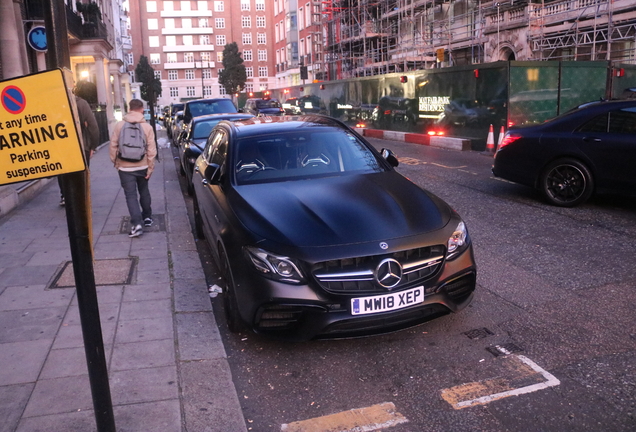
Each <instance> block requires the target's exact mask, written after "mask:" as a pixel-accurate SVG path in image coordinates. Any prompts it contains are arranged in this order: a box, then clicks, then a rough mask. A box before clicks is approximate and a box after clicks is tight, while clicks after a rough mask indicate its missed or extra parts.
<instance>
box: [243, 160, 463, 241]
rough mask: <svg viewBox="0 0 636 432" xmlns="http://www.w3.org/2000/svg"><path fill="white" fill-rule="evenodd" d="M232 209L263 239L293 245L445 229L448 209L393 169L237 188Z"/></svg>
mask: <svg viewBox="0 0 636 432" xmlns="http://www.w3.org/2000/svg"><path fill="white" fill-rule="evenodd" d="M234 192H235V193H234V194H231V201H234V202H233V203H232V207H233V208H234V209H235V214H236V216H237V217H238V219H239V220H240V221H241V222H242V223H243V225H244V226H245V227H246V228H247V229H248V230H250V231H251V232H253V233H255V234H256V235H258V236H260V237H262V238H263V239H267V240H272V241H275V242H277V243H282V244H287V245H290V246H297V247H319V246H335V245H346V244H353V243H365V242H377V241H385V240H388V239H396V238H401V237H406V236H412V235H420V234H423V233H427V232H431V231H434V230H438V229H441V228H443V227H444V226H445V225H446V224H447V223H448V222H449V220H450V217H451V213H452V210H451V209H450V208H449V207H448V205H447V204H445V203H444V202H443V201H442V200H440V199H439V198H437V197H435V196H434V195H432V194H430V193H429V192H426V191H424V190H422V189H421V188H419V187H418V186H417V185H415V184H413V183H412V182H410V181H409V180H407V179H406V178H404V177H402V176H401V175H400V174H398V173H397V172H394V171H388V172H383V173H375V174H364V175H345V176H338V177H327V178H321V179H311V180H297V181H286V182H278V183H265V184H252V185H243V186H238V187H236V188H235V190H234Z"/></svg>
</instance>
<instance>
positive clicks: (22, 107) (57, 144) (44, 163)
mask: <svg viewBox="0 0 636 432" xmlns="http://www.w3.org/2000/svg"><path fill="white" fill-rule="evenodd" d="M63 74H64V71H62V70H61V69H55V70H51V71H47V72H42V73H36V74H33V75H26V76H23V77H19V78H14V79H11V80H7V81H1V82H0V185H2V184H9V183H16V182H21V181H26V180H34V179H38V178H45V177H52V176H57V175H60V174H66V173H71V172H76V171H83V170H84V169H86V164H85V161H84V156H83V152H82V144H81V141H80V137H79V135H78V133H77V131H78V127H77V124H76V120H75V117H74V116H73V113H74V112H76V109H75V99H74V98H71V97H69V91H68V89H67V87H66V85H65V80H64V75H63Z"/></svg>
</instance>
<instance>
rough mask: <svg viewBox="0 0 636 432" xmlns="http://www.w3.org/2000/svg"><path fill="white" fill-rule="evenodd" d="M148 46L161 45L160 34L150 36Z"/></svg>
mask: <svg viewBox="0 0 636 432" xmlns="http://www.w3.org/2000/svg"><path fill="white" fill-rule="evenodd" d="M148 46H150V47H153V48H156V47H158V46H159V36H148Z"/></svg>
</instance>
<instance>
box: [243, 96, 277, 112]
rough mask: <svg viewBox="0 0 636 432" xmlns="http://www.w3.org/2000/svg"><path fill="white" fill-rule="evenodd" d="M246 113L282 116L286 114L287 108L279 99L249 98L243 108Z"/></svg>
mask: <svg viewBox="0 0 636 432" xmlns="http://www.w3.org/2000/svg"><path fill="white" fill-rule="evenodd" d="M242 111H243V112H244V113H248V114H253V115H255V116H257V117H258V116H280V115H283V114H285V110H284V109H283V107H282V105H281V104H280V102H279V101H278V99H271V98H264V99H256V98H252V99H248V100H246V101H245V106H244V107H243V110H242Z"/></svg>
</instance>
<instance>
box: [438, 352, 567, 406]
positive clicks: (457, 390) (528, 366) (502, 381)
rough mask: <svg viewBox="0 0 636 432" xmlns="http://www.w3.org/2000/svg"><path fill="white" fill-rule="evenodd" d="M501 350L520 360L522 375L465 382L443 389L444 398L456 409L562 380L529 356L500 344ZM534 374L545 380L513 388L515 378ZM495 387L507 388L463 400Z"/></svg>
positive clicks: (527, 391) (546, 386) (515, 394)
mask: <svg viewBox="0 0 636 432" xmlns="http://www.w3.org/2000/svg"><path fill="white" fill-rule="evenodd" d="M496 348H497V349H498V350H499V351H500V352H502V353H504V354H506V356H507V357H508V358H511V359H514V360H518V362H519V363H520V366H521V367H519V368H518V372H519V373H520V376H516V377H513V378H512V379H508V378H494V379H490V380H485V381H479V382H473V383H468V384H463V385H460V386H455V387H451V388H449V389H444V390H442V398H443V399H444V400H445V401H447V402H448V403H450V404H451V405H452V406H453V408H455V409H462V408H467V407H471V406H474V405H485V404H487V403H490V402H492V401H495V400H498V399H503V398H507V397H510V396H519V395H522V394H526V393H532V392H535V391H539V390H543V389H546V388H549V387H554V386H557V385H559V384H561V382H560V381H559V380H558V379H557V378H556V377H555V376H554V375H552V374H551V373H549V372H548V371H546V370H545V369H543V368H541V367H540V366H539V365H537V364H536V363H535V362H533V361H532V360H530V359H529V358H527V357H525V356H522V355H516V354H512V353H510V352H509V351H508V350H506V349H505V348H502V347H500V346H497V347H496ZM532 374H538V375H540V376H541V377H542V378H543V379H545V381H543V382H539V383H536V384H532V385H527V386H524V387H519V388H512V387H513V386H512V383H513V380H514V379H519V378H524V377H531V376H532ZM494 389H507V390H505V391H499V392H495V393H490V394H485V395H484V396H479V397H474V398H472V399H467V400H461V399H462V398H463V397H464V396H467V395H470V394H472V395H477V394H479V393H482V394H483V393H487V392H488V391H492V390H494Z"/></svg>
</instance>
